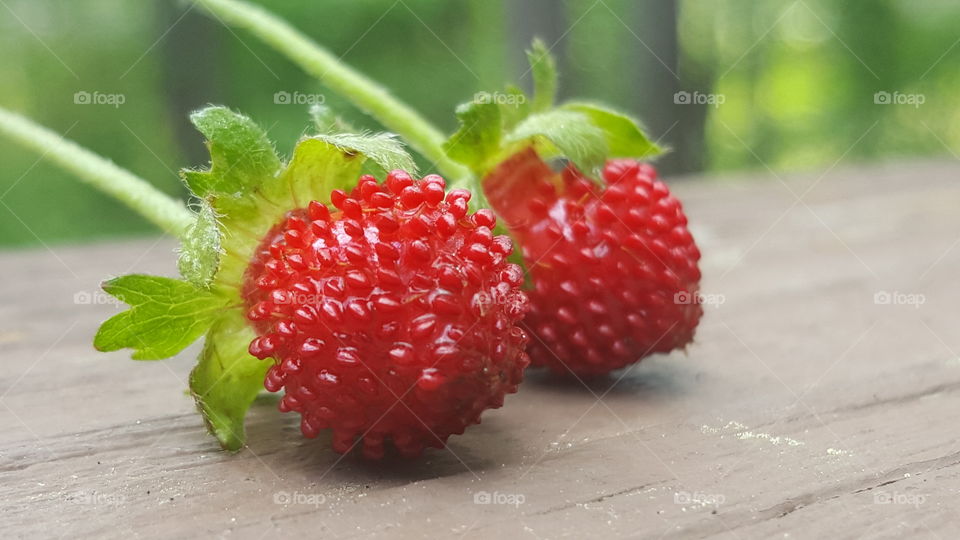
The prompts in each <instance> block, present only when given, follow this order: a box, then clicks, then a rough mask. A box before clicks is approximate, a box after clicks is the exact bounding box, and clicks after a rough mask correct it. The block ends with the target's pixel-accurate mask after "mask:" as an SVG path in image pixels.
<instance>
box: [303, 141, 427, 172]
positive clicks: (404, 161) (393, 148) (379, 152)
mask: <svg viewBox="0 0 960 540" xmlns="http://www.w3.org/2000/svg"><path fill="white" fill-rule="evenodd" d="M315 138H317V139H320V140H322V141H326V142H327V143H329V144H332V145H333V146H335V147H337V148H338V149H340V150H341V151H343V152H348V153H361V154H363V155H364V156H366V157H367V159H369V160H370V161H373V162H374V163H376V164H377V165H379V166H380V167H381V168H382V169H383V170H384V171H392V170H394V169H403V170H405V171H407V172H409V173H410V174H411V175H415V174H417V164H416V163H414V161H413V158H412V157H410V154H408V153H407V151H406V150H404V148H403V143H401V142H400V140H399V139H397V137H396V135H393V134H391V133H376V134H357V133H339V134H321V135H317V136H316V137H315Z"/></svg>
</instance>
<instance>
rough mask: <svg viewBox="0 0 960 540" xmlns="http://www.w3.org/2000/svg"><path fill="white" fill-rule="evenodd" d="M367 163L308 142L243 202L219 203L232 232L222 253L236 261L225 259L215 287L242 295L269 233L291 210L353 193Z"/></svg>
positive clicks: (217, 207) (227, 228) (227, 200)
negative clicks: (341, 193) (249, 267)
mask: <svg viewBox="0 0 960 540" xmlns="http://www.w3.org/2000/svg"><path fill="white" fill-rule="evenodd" d="M365 161H366V157H365V156H364V155H363V154H360V153H357V152H352V151H344V150H342V149H340V148H338V147H337V146H335V145H333V144H331V143H330V142H328V141H326V140H324V139H323V138H321V137H319V136H315V137H305V138H303V139H301V140H300V142H299V143H297V146H296V148H295V149H294V151H293V158H292V159H291V160H290V163H289V164H288V165H287V167H286V168H285V169H284V170H283V172H281V173H280V174H278V175H276V176H274V177H271V178H268V179H266V180H264V182H263V183H262V184H261V185H260V186H259V187H257V188H256V189H255V190H253V191H252V192H250V193H249V194H248V195H247V196H245V197H240V198H234V197H220V198H217V199H215V200H214V201H213V203H214V208H215V210H216V211H217V214H218V215H219V216H220V218H219V221H220V227H221V230H223V231H229V234H225V235H224V236H223V238H222V249H223V252H224V253H226V254H231V255H232V256H230V257H223V258H222V259H221V264H220V269H219V270H218V272H217V277H216V279H215V280H214V281H215V283H214V285H215V286H216V285H220V286H219V287H218V289H221V290H227V291H229V290H234V291H236V290H238V287H239V284H240V283H242V281H243V273H244V271H245V270H246V266H247V261H249V260H251V258H252V256H253V252H254V250H255V249H256V247H257V244H258V243H259V242H260V240H262V239H263V237H264V236H265V235H266V234H267V231H269V230H270V228H271V227H273V226H274V225H276V224H278V223H280V221H281V220H282V219H283V218H284V216H285V215H286V213H287V212H289V211H290V210H293V209H295V208H305V207H306V206H307V205H308V204H309V203H310V201H318V202H320V203H323V204H329V203H330V192H331V191H333V190H334V189H342V190H344V191H349V190H351V189H353V187H354V186H355V185H356V183H357V179H358V178H359V177H360V174H361V170H362V168H363V165H364V162H365Z"/></svg>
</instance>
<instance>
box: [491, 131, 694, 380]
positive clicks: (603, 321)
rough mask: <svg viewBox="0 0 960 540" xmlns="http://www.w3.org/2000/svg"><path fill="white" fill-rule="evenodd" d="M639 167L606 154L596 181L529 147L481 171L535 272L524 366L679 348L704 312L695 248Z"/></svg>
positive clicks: (599, 363) (667, 198) (585, 362)
mask: <svg viewBox="0 0 960 540" xmlns="http://www.w3.org/2000/svg"><path fill="white" fill-rule="evenodd" d="M656 176H657V175H656V171H655V170H654V168H653V167H652V166H650V165H648V164H644V163H638V162H636V161H633V160H627V159H618V160H612V161H608V162H607V164H606V167H605V168H604V169H603V179H604V181H605V182H606V186H604V187H599V186H597V185H596V184H595V183H594V182H592V181H590V180H589V179H587V178H585V177H584V176H583V175H582V174H581V173H580V172H579V171H577V169H575V168H574V167H573V166H568V167H566V168H565V169H564V170H563V172H562V173H559V174H558V173H555V172H553V171H552V170H551V169H550V167H549V166H547V164H545V163H544V162H543V161H541V160H540V158H539V157H538V156H537V154H536V153H535V152H534V151H533V150H532V149H528V150H526V151H524V152H521V153H519V154H517V155H515V156H513V157H512V158H510V159H509V160H507V161H505V162H503V163H502V164H501V165H500V166H499V167H498V168H497V169H495V170H494V171H493V172H492V173H491V174H490V175H489V176H487V178H486V179H485V180H484V190H485V192H486V194H487V197H488V199H489V201H490V203H491V205H492V206H493V208H494V209H495V210H496V211H497V213H498V214H499V215H500V216H501V218H503V220H504V221H505V222H506V224H507V225H508V227H509V228H510V229H511V232H512V233H513V235H514V238H515V239H516V240H517V241H518V242H519V244H520V246H521V247H522V253H523V258H524V261H525V262H526V265H527V267H528V270H529V272H530V275H531V277H532V283H533V290H532V291H530V293H529V296H530V302H531V310H530V314H529V315H528V316H527V318H526V320H525V325H526V326H527V327H528V328H529V329H530V330H531V331H532V333H533V334H534V336H535V337H534V339H532V340H531V344H530V348H529V353H530V357H531V360H532V363H533V365H538V366H547V367H549V368H550V369H552V370H554V371H557V372H561V373H569V372H573V373H575V374H578V375H593V374H602V373H606V372H608V371H611V370H613V369H617V368H621V367H624V366H627V365H629V364H632V363H634V362H637V361H639V360H640V359H641V358H643V357H645V356H647V355H649V354H651V353H655V352H669V351H671V350H673V349H677V348H682V347H684V346H686V345H687V344H688V343H690V341H691V340H692V339H693V335H694V330H695V328H696V326H697V323H698V322H699V320H700V316H701V315H702V313H703V309H702V307H701V306H700V305H699V302H698V291H699V280H700V270H699V268H698V266H697V262H698V261H699V259H700V252H699V250H698V249H697V246H696V244H695V243H694V241H693V238H692V237H691V235H690V232H689V231H688V230H687V218H686V216H685V215H684V213H683V210H682V208H681V206H680V202H679V201H677V199H676V198H674V197H673V196H672V195H671V194H670V191H669V190H668V189H667V186H666V185H665V184H664V183H663V182H661V181H659V180H657V178H656Z"/></svg>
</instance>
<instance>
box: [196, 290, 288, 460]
mask: <svg viewBox="0 0 960 540" xmlns="http://www.w3.org/2000/svg"><path fill="white" fill-rule="evenodd" d="M255 337H256V334H254V332H253V329H252V328H250V325H249V324H247V321H246V319H245V318H244V315H243V311H242V310H240V309H231V310H228V311H226V312H224V313H223V315H222V316H221V317H220V318H218V319H217V321H216V322H215V323H214V324H213V326H212V327H211V328H210V331H209V332H208V333H207V337H206V339H205V340H204V345H203V350H202V351H201V352H200V358H199V359H198V361H197V365H196V366H195V367H194V368H193V371H191V372H190V394H191V395H192V396H193V398H194V399H195V400H196V402H197V409H199V411H200V413H201V414H202V415H203V419H204V421H205V422H206V424H207V428H208V429H209V430H210V433H211V434H213V436H215V437H216V438H217V440H218V441H220V446H222V447H223V448H224V449H226V450H230V451H237V450H239V449H240V448H242V447H243V445H244V443H245V442H246V434H245V431H244V427H243V421H244V418H245V417H246V414H247V410H248V409H249V408H250V405H251V404H252V403H253V401H254V399H256V397H257V394H259V393H260V391H261V390H263V379H264V376H265V375H266V372H267V369H269V367H270V362H269V361H264V360H259V359H257V358H255V357H253V356H250V354H249V353H248V352H247V346H248V345H249V344H250V341H251V340H252V339H253V338H255Z"/></svg>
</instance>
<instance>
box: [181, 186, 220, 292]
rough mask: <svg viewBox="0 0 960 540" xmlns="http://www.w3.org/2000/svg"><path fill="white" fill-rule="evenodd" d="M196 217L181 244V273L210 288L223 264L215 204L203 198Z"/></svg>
mask: <svg viewBox="0 0 960 540" xmlns="http://www.w3.org/2000/svg"><path fill="white" fill-rule="evenodd" d="M200 204H201V206H200V209H199V211H197V220H196V221H195V222H194V223H193V225H191V226H190V228H188V229H187V233H186V235H184V237H183V241H182V242H181V244H180V257H179V259H178V260H177V267H178V268H179V269H180V275H181V276H183V277H184V279H186V280H187V281H189V282H190V283H192V284H194V285H196V286H197V287H204V288H205V287H208V286H209V285H210V282H211V281H213V277H214V276H215V275H216V273H217V268H218V267H219V266H220V255H221V248H220V230H219V228H218V224H217V216H216V213H215V212H214V210H213V207H212V206H211V205H210V203H208V202H207V201H202V202H201V203H200Z"/></svg>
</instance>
